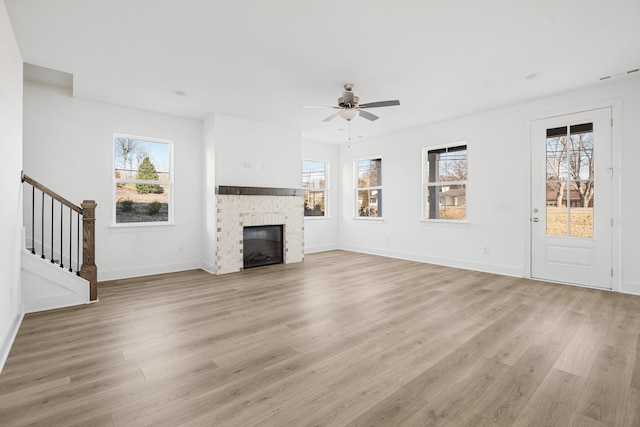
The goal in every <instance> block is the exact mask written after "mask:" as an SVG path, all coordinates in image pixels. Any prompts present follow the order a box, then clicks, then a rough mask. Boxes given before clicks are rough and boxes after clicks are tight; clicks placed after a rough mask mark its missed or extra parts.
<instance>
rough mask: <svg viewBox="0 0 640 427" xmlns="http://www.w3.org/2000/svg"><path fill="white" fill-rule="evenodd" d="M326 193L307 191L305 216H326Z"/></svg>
mask: <svg viewBox="0 0 640 427" xmlns="http://www.w3.org/2000/svg"><path fill="white" fill-rule="evenodd" d="M324 195H325V192H324V191H315V190H307V191H306V192H305V195H304V216H324V209H325V207H324V206H325V200H324Z"/></svg>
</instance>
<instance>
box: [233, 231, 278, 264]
mask: <svg viewBox="0 0 640 427" xmlns="http://www.w3.org/2000/svg"><path fill="white" fill-rule="evenodd" d="M282 236H283V233H282V225H260V226H253V227H244V228H243V239H242V242H243V249H242V253H243V255H244V256H243V257H242V260H243V268H253V267H261V266H263V265H272V264H282V263H283V261H284V257H283V252H282V249H283V245H282Z"/></svg>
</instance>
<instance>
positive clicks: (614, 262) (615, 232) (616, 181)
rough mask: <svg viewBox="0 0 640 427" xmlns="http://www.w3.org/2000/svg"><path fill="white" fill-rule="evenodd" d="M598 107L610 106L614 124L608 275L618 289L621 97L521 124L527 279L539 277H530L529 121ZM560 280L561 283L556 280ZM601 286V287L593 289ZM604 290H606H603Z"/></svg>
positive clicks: (544, 114) (527, 118) (524, 273)
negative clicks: (611, 271)
mask: <svg viewBox="0 0 640 427" xmlns="http://www.w3.org/2000/svg"><path fill="white" fill-rule="evenodd" d="M601 108H611V117H612V119H613V127H612V128H611V166H612V168H613V177H612V180H611V216H612V218H613V227H612V230H611V267H612V268H613V277H612V278H611V290H612V291H616V292H620V290H621V283H622V276H621V266H620V244H621V232H622V224H621V216H620V212H621V209H620V203H621V199H622V198H621V194H620V171H621V160H622V155H621V151H620V146H621V141H622V100H621V99H620V98H616V99H609V100H605V101H601V102H596V103H593V104H583V105H580V106H577V107H573V108H563V109H560V110H555V111H550V112H547V113H541V114H536V115H531V116H529V117H526V118H525V119H524V123H523V126H522V128H523V133H524V135H523V140H524V141H525V144H524V155H523V158H524V159H523V171H525V176H524V184H525V194H526V196H527V200H526V202H525V203H524V209H526V211H525V212H523V218H524V225H523V235H524V239H523V241H524V251H523V253H524V260H523V261H524V262H523V266H524V268H523V272H522V277H525V278H527V279H533V280H539V279H535V278H533V277H532V276H531V245H532V239H531V231H532V230H531V227H532V225H533V224H532V215H531V212H532V210H533V200H532V194H531V184H532V179H531V171H532V165H531V160H532V159H531V148H532V141H531V124H532V122H533V121H535V120H542V119H550V118H554V117H559V116H566V115H570V114H574V113H582V112H585V111H591V110H598V109H601ZM559 283H560V282H559ZM561 283H563V284H568V285H574V286H581V287H586V286H583V285H579V284H571V283H565V282H561ZM594 289H601V288H594ZM605 290H606V289H605Z"/></svg>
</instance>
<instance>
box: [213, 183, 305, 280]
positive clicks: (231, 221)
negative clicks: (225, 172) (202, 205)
mask: <svg viewBox="0 0 640 427" xmlns="http://www.w3.org/2000/svg"><path fill="white" fill-rule="evenodd" d="M216 190H217V191H216V193H217V194H216V204H217V208H216V212H217V214H216V225H217V231H216V274H227V273H235V272H239V271H242V270H243V269H244V268H247V265H246V264H245V260H244V258H245V255H247V256H248V255H250V254H251V253H252V252H253V251H252V250H251V249H248V250H247V249H245V247H244V241H245V240H250V239H248V238H247V237H245V234H244V230H245V229H246V228H250V227H255V226H276V227H279V229H280V231H279V232H278V236H279V237H277V238H275V239H271V240H276V241H277V240H280V244H281V245H282V249H280V250H279V251H278V256H279V257H280V260H279V261H276V262H279V263H282V264H290V263H293V262H301V261H303V260H304V190H303V189H300V188H269V187H232V186H222V185H221V186H219V187H217V188H216ZM258 240H262V239H258ZM267 240H268V239H267ZM260 252H263V253H262V255H260ZM265 257H266V258H274V255H272V254H265V253H264V251H258V253H257V254H256V255H254V256H253V258H261V259H262V261H268V260H266V259H265ZM254 261H258V260H257V259H254ZM269 262H271V261H269Z"/></svg>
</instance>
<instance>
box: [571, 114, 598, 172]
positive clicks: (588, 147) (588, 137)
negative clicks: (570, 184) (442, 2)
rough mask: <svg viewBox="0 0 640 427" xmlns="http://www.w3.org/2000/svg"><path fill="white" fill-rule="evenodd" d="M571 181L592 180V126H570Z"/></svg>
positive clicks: (590, 124) (587, 124)
mask: <svg viewBox="0 0 640 427" xmlns="http://www.w3.org/2000/svg"><path fill="white" fill-rule="evenodd" d="M569 173H570V175H571V179H574V180H581V179H593V174H594V169H593V124H592V123H585V124H582V125H575V126H571V143H570V150H569Z"/></svg>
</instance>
